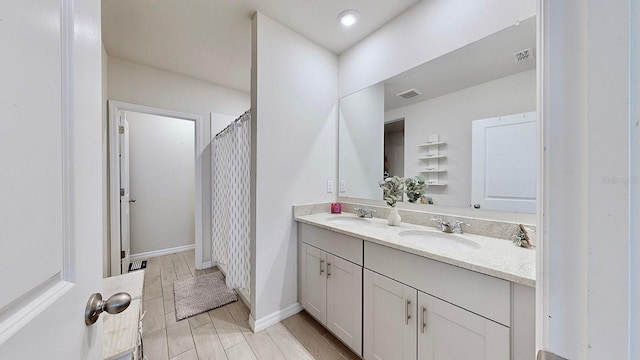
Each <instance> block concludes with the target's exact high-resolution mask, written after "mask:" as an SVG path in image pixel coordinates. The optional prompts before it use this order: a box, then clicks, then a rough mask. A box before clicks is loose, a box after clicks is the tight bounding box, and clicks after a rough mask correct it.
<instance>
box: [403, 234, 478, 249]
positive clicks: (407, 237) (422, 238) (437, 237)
mask: <svg viewBox="0 0 640 360" xmlns="http://www.w3.org/2000/svg"><path fill="white" fill-rule="evenodd" d="M398 235H399V236H400V238H401V243H403V244H407V245H411V246H417V247H425V246H428V247H430V248H433V247H441V248H449V249H467V250H468V249H479V248H480V244H478V243H476V242H475V241H473V240H469V239H467V238H465V237H464V235H458V234H447V233H443V232H440V231H429V230H406V231H401V232H400V233H398Z"/></svg>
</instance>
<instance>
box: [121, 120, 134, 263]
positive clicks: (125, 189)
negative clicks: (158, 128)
mask: <svg viewBox="0 0 640 360" xmlns="http://www.w3.org/2000/svg"><path fill="white" fill-rule="evenodd" d="M118 133H119V136H120V149H119V150H120V152H119V154H118V155H119V159H120V251H122V253H124V257H122V262H121V263H120V267H121V271H120V273H122V274H126V273H127V271H129V259H130V257H131V214H130V210H131V202H133V201H135V200H133V199H131V191H130V186H129V178H130V176H129V122H128V121H127V114H126V113H125V112H124V111H122V112H120V125H119V131H118Z"/></svg>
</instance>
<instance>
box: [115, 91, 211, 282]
mask: <svg viewBox="0 0 640 360" xmlns="http://www.w3.org/2000/svg"><path fill="white" fill-rule="evenodd" d="M200 130H201V118H200V116H198V115H192V114H186V113H178V112H174V111H170V110H163V109H158V108H151V107H147V106H142V105H136V104H127V103H123V102H117V101H109V136H110V138H109V191H110V194H109V205H110V210H109V221H110V232H111V233H110V236H109V238H110V247H111V275H112V276H113V275H119V274H122V273H126V272H127V271H128V268H129V263H130V261H131V260H138V259H139V260H143V259H146V258H148V257H155V256H160V255H164V254H168V253H175V252H179V251H186V250H191V249H194V248H195V255H196V256H195V258H196V267H198V266H201V262H202V233H203V232H202V177H201V174H202V169H201V158H200V151H199V149H200V140H199V139H200Z"/></svg>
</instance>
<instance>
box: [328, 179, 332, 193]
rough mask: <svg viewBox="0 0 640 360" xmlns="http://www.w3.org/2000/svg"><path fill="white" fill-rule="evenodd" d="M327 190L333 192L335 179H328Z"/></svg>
mask: <svg viewBox="0 0 640 360" xmlns="http://www.w3.org/2000/svg"><path fill="white" fill-rule="evenodd" d="M327 192H328V193H332V192H333V180H327Z"/></svg>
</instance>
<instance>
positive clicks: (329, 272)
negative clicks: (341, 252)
mask: <svg viewBox="0 0 640 360" xmlns="http://www.w3.org/2000/svg"><path fill="white" fill-rule="evenodd" d="M329 266H331V263H330V262H327V277H329V276H331V270H329Z"/></svg>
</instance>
